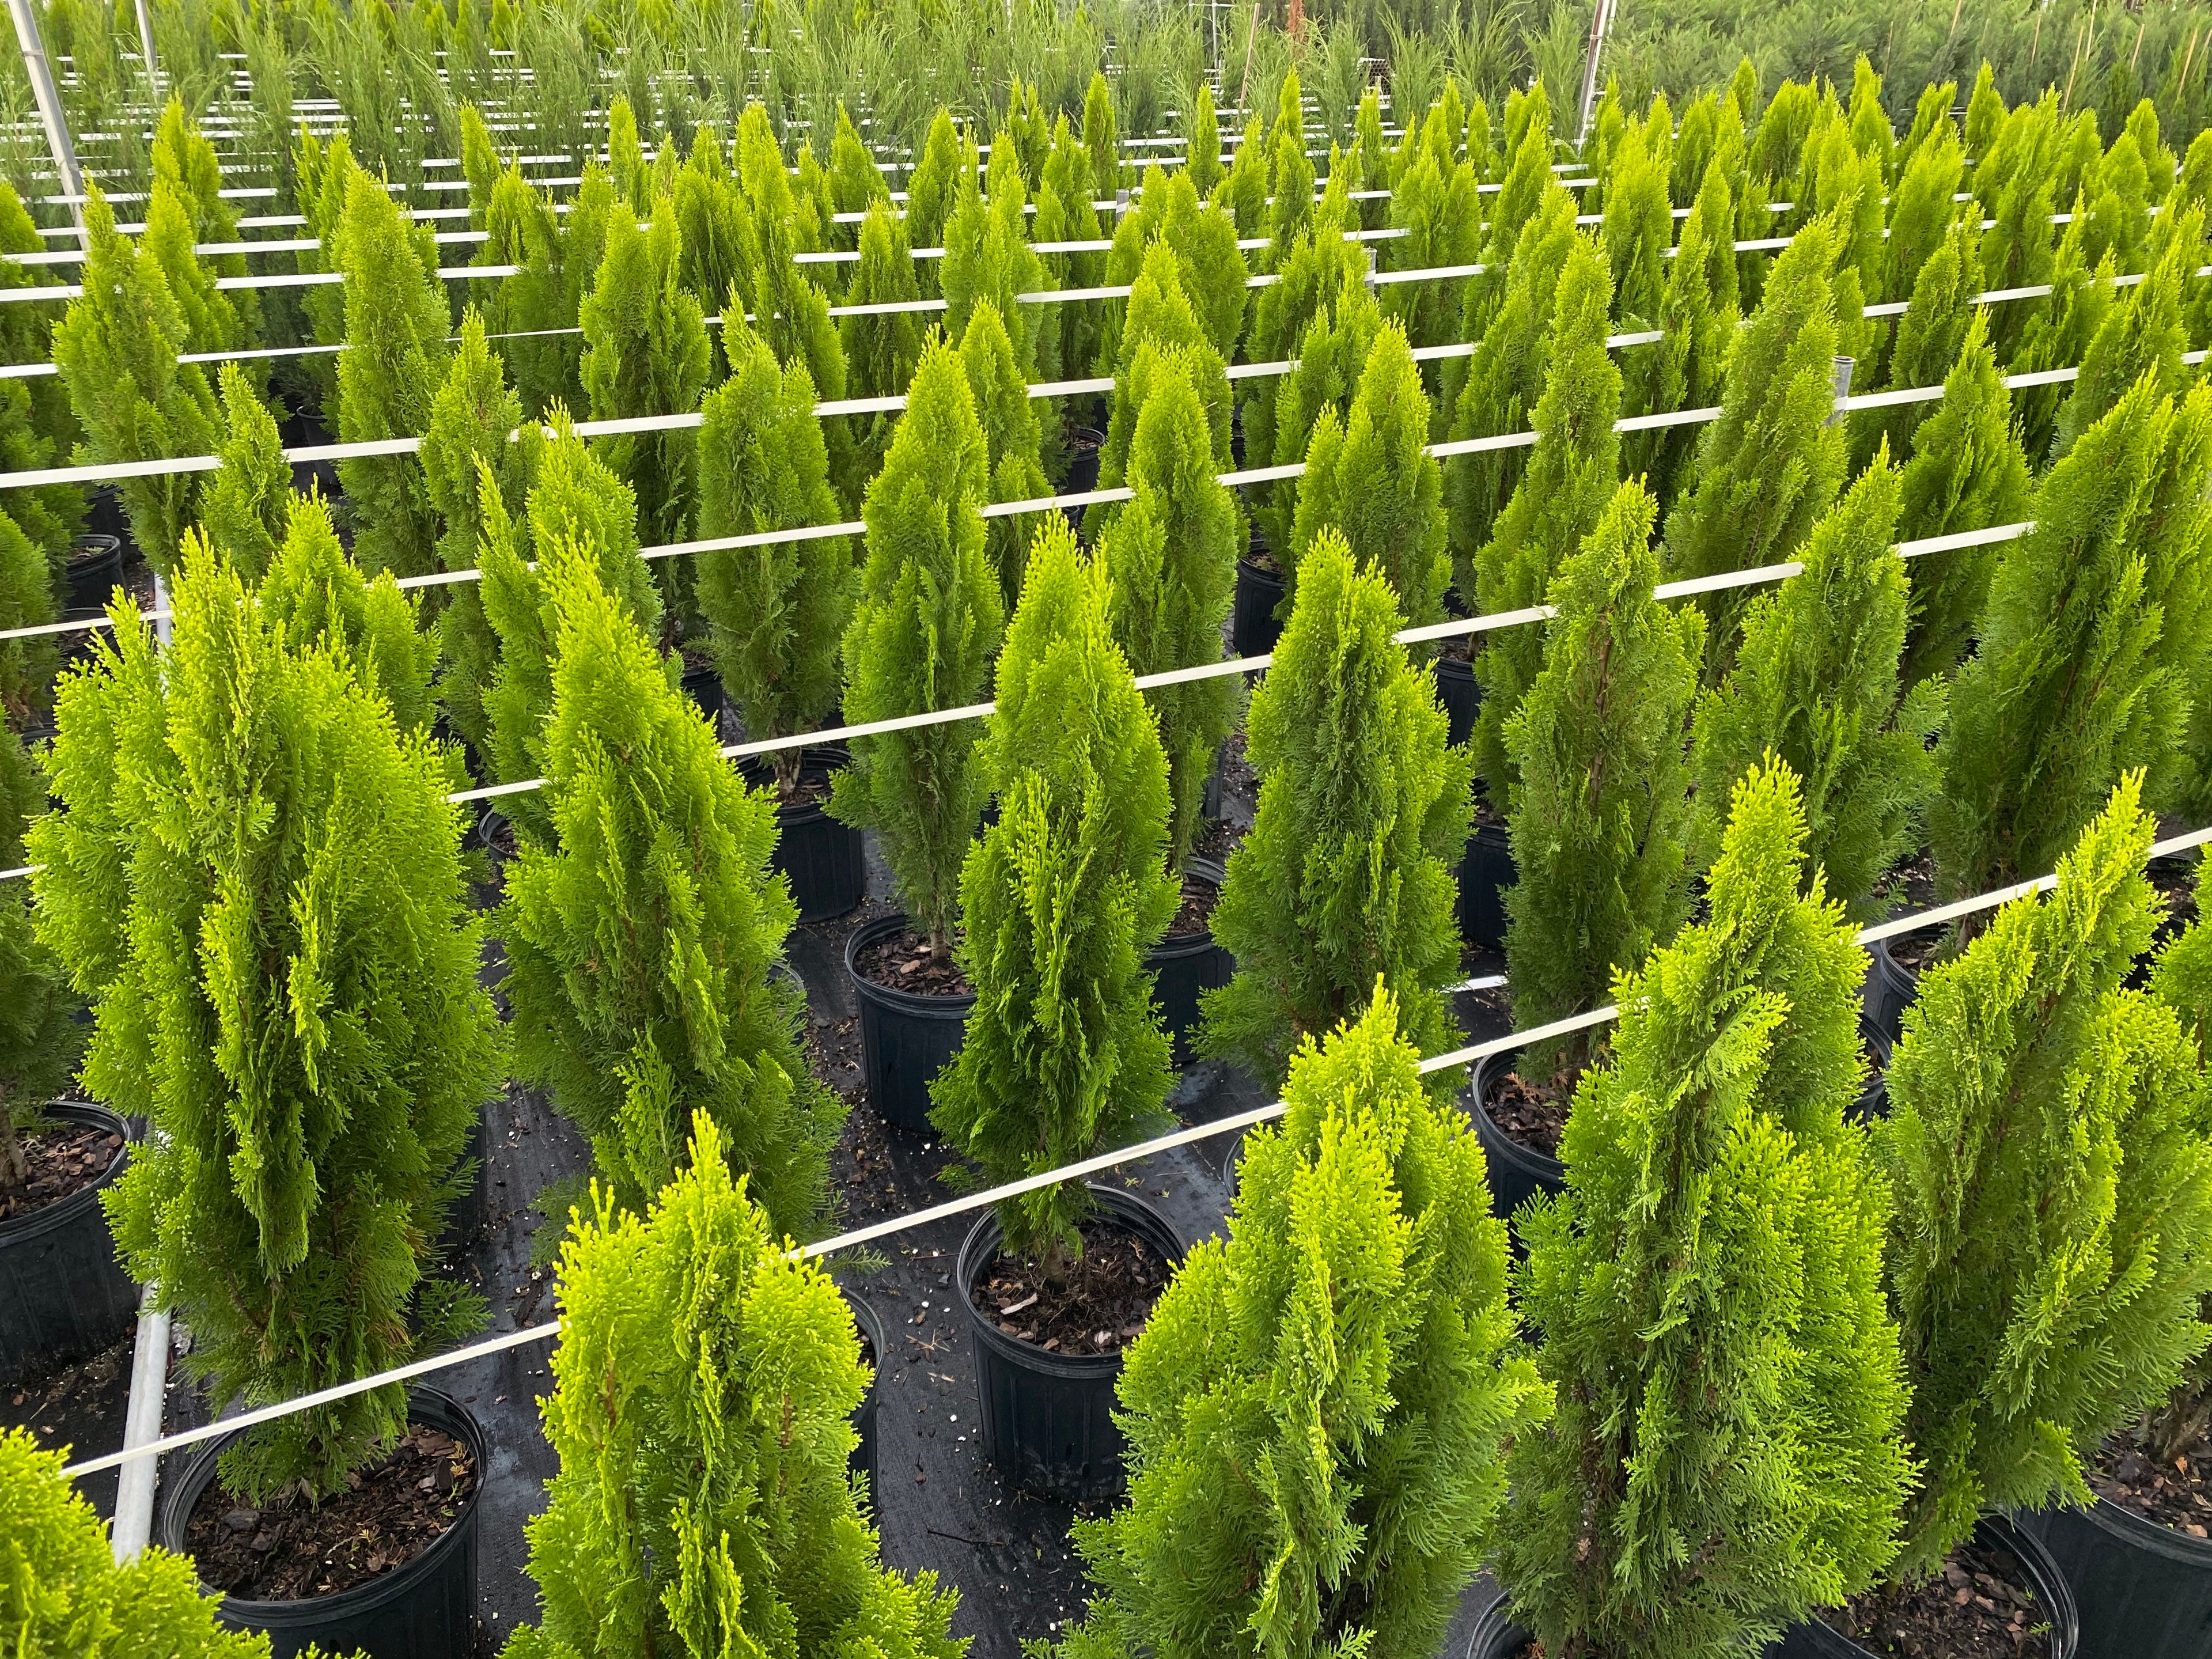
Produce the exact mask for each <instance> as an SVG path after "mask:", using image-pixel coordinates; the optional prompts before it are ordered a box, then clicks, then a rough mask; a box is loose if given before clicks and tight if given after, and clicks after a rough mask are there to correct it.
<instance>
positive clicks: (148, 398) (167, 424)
mask: <svg viewBox="0 0 2212 1659" xmlns="http://www.w3.org/2000/svg"><path fill="white" fill-rule="evenodd" d="M84 228H85V255H84V294H83V295H82V297H81V298H79V299H76V300H72V301H70V307H69V312H68V314H67V315H66V316H64V318H63V319H62V320H61V321H60V322H59V323H58V324H57V325H55V328H54V362H56V363H57V364H58V365H59V367H60V369H61V374H62V378H63V380H64V381H65V382H66V383H67V384H68V386H69V395H70V404H71V405H72V406H73V407H74V408H75V409H76V417H77V420H78V422H80V423H81V424H82V427H83V428H84V442H83V444H82V446H80V452H81V453H80V459H82V460H83V461H87V462H111V463H112V462H116V461H143V460H151V459H158V458H161V457H164V456H169V455H205V454H207V453H210V452H211V451H212V450H213V449H214V448H215V447H216V433H217V431H218V430H219V429H220V424H221V415H220V411H219V410H217V408H216V399H215V393H214V392H213V391H212V390H211V389H210V386H208V382H207V375H206V373H205V372H204V370H203V369H202V368H200V366H199V365H198V364H197V363H179V362H178V361H177V354H178V352H179V351H180V350H182V349H184V341H185V321H184V318H183V315H182V314H181V313H179V311H178V309H177V302H176V301H175V300H174V299H173V298H172V297H171V295H170V293H169V285H168V283H167V279H165V278H164V277H163V276H162V275H161V266H160V265H159V264H156V263H155V259H154V258H153V256H152V255H151V254H149V253H148V252H146V251H145V250H144V249H143V248H139V247H134V246H131V242H130V241H129V240H127V239H126V238H125V237H123V236H121V235H119V234H117V232H116V228H115V210H113V209H112V208H111V207H109V206H108V204H107V198H106V197H105V196H103V195H101V193H100V188H99V186H98V185H94V187H93V189H92V195H91V199H90V200H88V201H87V202H86V203H85V204H84ZM204 477H205V475H204V474H203V473H197V472H169V473H158V474H156V475H155V476H153V477H145V478H125V479H124V480H123V481H122V483H121V485H120V489H121V490H122V495H123V507H124V511H125V513H128V514H129V515H130V519H131V536H132V538H134V539H135V540H136V541H137V544H138V549H139V551H141V552H142V553H143V554H144V555H145V556H146V560H147V562H148V563H149V564H151V565H152V566H153V567H154V568H155V570H157V571H161V572H163V573H166V572H167V571H169V570H170V569H171V568H173V567H174V566H175V564H176V561H177V550H178V547H179V544H181V543H182V541H183V540H184V535H185V530H186V529H187V528H188V527H189V526H191V524H192V523H193V522H194V520H196V519H197V517H198V513H199V498H200V495H201V493H202V489H203V480H204Z"/></svg>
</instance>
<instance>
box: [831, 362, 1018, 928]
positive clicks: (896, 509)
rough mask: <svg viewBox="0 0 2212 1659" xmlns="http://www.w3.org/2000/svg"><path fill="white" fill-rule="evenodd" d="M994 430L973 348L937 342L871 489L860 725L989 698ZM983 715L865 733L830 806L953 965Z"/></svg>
mask: <svg viewBox="0 0 2212 1659" xmlns="http://www.w3.org/2000/svg"><path fill="white" fill-rule="evenodd" d="M987 480H988V473H987V461H986V457H985V447H984V441H983V428H982V425H981V422H979V421H978V420H977V419H976V416H975V393H974V392H972V391H971V390H970V389H969V385H968V372H967V370H966V368H963V366H962V364H961V361H960V354H959V353H958V352H957V350H955V349H953V348H952V347H951V346H950V345H948V344H946V343H945V342H944V341H943V340H942V339H939V340H936V341H933V343H931V345H930V346H929V348H928V349H927V350H926V351H925V352H924V353H923V354H922V359H921V365H920V367H918V368H916V369H915V375H914V384H913V386H912V388H911V390H910V391H909V392H908V394H907V408H906V413H905V415H904V416H902V418H901V419H900V422H899V427H898V431H897V433H896V435H894V436H893V437H892V439H891V447H890V454H889V455H888V456H886V457H885V458H884V470H883V471H881V472H880V473H878V475H877V476H876V481H875V483H873V484H872V485H871V486H870V487H869V489H868V499H867V505H866V513H865V516H866V521H867V526H868V532H867V560H866V564H865V565H864V566H863V568H862V570H861V574H860V600H859V602H858V604H857V605H855V606H854V613H853V621H852V623H851V625H850V626H849V627H848V628H847V629H846V630H845V650H844V654H845V717H846V719H847V720H850V721H852V722H853V723H854V724H856V725H859V724H864V723H866V722H867V721H870V720H890V719H892V718H895V717H896V716H898V715H901V714H921V713H922V712H924V711H926V710H929V709H935V708H960V707H962V706H963V705H964V704H967V703H971V702H977V701H979V700H980V699H981V694H982V690H983V687H984V684H985V683H986V681H987V678H988V676H989V673H990V664H991V659H992V658H993V657H994V655H996V654H997V652H998V647H999V637H1000V634H1001V633H1003V632H1004V631H1005V628H1006V608H1005V603H1004V601H1003V600H1002V599H1000V593H999V578H998V573H997V572H996V571H994V569H992V568H991V563H990V559H989V556H988V555H987V553H986V551H985V547H986V539H987V538H986V537H985V535H984V531H983V520H982V515H981V513H979V512H978V511H977V510H976V509H977V508H978V507H981V505H982V503H983V501H984V498H985V495H986V492H987V489H988V482H987ZM975 742H976V738H975V730H974V726H973V723H972V722H969V721H951V722H948V723H947V724H945V725H942V726H922V727H920V728H917V729H915V730H914V731H908V732H884V733H881V734H879V735H878V736H875V737H870V738H855V739H854V743H853V764H852V765H851V766H850V767H848V769H845V770H844V771H842V772H840V773H839V774H838V775H837V781H836V793H835V794H834V795H833V796H832V798H831V801H830V811H832V812H834V813H835V814H836V816H837V817H840V818H842V820H843V821H844V822H846V823H850V824H853V825H854V826H856V827H860V828H865V829H873V830H874V831H875V832H876V834H877V836H878V837H880V839H881V841H882V843H883V848H884V861H885V862H886V863H888V864H889V865H890V868H891V875H892V878H893V880H894V881H895V882H896V884H897V889H898V897H899V902H900V903H901V904H902V905H903V906H904V907H905V909H906V914H907V918H908V921H907V925H908V927H911V928H913V929H914V931H915V933H917V934H920V935H921V936H922V937H923V938H926V939H928V940H929V942H930V945H931V948H932V950H933V951H934V952H935V953H936V954H937V955H938V956H939V957H940V958H942V957H945V956H946V955H947V954H948V953H949V952H950V951H951V945H952V934H953V930H954V927H955V925H956V924H957V921H958V920H959V906H960V866H961V861H962V860H963V858H964V857H965V856H966V854H967V849H968V844H969V841H970V839H971V838H972V837H973V836H974V834H975V821H976V819H977V817H979V816H980V815H981V812H982V811H983V803H984V800H985V799H986V797H987V793H988V785H987V783H986V781H985V779H984V776H983V772H982V769H981V766H980V765H979V764H978V763H977V760H976V757H975Z"/></svg>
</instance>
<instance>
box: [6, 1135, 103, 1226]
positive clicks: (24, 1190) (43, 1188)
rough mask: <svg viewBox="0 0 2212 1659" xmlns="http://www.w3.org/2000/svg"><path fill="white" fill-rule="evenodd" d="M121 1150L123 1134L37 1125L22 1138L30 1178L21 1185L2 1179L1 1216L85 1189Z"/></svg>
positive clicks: (43, 1205)
mask: <svg viewBox="0 0 2212 1659" xmlns="http://www.w3.org/2000/svg"><path fill="white" fill-rule="evenodd" d="M122 1150H123V1137H122V1136H121V1135H118V1134H113V1133H110V1132H109V1131H107V1130H106V1129H94V1128H89V1127H86V1126H84V1125H82V1124H76V1123H57V1124H54V1125H52V1126H51V1127H46V1128H40V1129H33V1130H32V1131H31V1132H30V1133H28V1134H27V1135H25V1136H24V1137H23V1157H24V1160H25V1162H27V1164H29V1165H30V1176H29V1179H27V1181H26V1182H24V1183H23V1184H22V1185H21V1186H20V1187H18V1186H12V1185H9V1184H7V1183H4V1182H0V1221H12V1220H14V1219H15V1218H16V1217H18V1216H25V1215H28V1214H30V1213H31V1212H32V1211H33V1210H43V1209H45V1208H46V1206H48V1205H49V1204H58V1203H60V1202H61V1201H62V1200H64V1199H65V1198H67V1197H68V1196H69V1195H70V1194H71V1193H80V1192H82V1191H83V1190H84V1189H85V1188H87V1187H89V1186H91V1185H92V1184H93V1183H94V1182H97V1181H98V1180H99V1179H100V1177H101V1176H104V1175H106V1173H107V1171H108V1170H109V1168H110V1167H111V1166H112V1164H114V1162H115V1158H116V1155H117V1154H118V1152H121V1151H122Z"/></svg>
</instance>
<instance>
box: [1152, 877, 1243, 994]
mask: <svg viewBox="0 0 2212 1659" xmlns="http://www.w3.org/2000/svg"><path fill="white" fill-rule="evenodd" d="M1182 872H1183V875H1184V877H1185V878H1189V877H1191V876H1196V877H1197V878H1199V879H1200V881H1207V882H1211V883H1212V884H1213V890H1214V891H1215V892H1216V893H1217V894H1218V893H1219V892H1220V890H1221V889H1222V887H1223V886H1224V885H1225V884H1226V883H1227V882H1228V880H1229V872H1228V871H1227V870H1225V868H1224V867H1223V866H1221V864H1220V863H1219V862H1218V860H1213V859H1209V858H1201V857H1199V856H1198V855H1196V854H1193V855H1192V856H1191V857H1189V858H1187V859H1185V860H1183V862H1182ZM1214 948H1215V947H1214V943H1213V929H1212V927H1201V928H1200V929H1199V930H1198V932H1196V933H1163V934H1161V935H1160V938H1159V942H1158V944H1156V945H1153V946H1152V949H1151V950H1149V951H1146V952H1145V966H1146V967H1147V968H1158V967H1159V966H1160V965H1161V964H1162V963H1169V962H1180V961H1182V960H1183V959H1184V958H1185V957H1202V956H1204V955H1206V953H1207V952H1208V951H1212V950H1213V949H1214Z"/></svg>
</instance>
